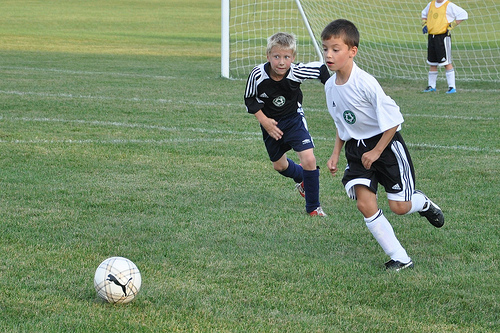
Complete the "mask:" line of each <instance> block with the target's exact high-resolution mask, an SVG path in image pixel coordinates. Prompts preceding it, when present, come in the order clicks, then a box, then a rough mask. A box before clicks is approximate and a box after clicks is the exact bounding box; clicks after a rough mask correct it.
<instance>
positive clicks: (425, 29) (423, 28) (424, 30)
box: [422, 20, 428, 35]
mask: <svg viewBox="0 0 500 333" xmlns="http://www.w3.org/2000/svg"><path fill="white" fill-rule="evenodd" d="M427 32H428V30H427V20H424V21H422V33H423V34H424V35H425V34H426V33H427Z"/></svg>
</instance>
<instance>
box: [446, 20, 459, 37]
mask: <svg viewBox="0 0 500 333" xmlns="http://www.w3.org/2000/svg"><path fill="white" fill-rule="evenodd" d="M457 25H458V24H457V21H453V22H451V23H450V24H448V36H449V35H450V34H451V31H452V30H453V29H455V27H456V26H457Z"/></svg>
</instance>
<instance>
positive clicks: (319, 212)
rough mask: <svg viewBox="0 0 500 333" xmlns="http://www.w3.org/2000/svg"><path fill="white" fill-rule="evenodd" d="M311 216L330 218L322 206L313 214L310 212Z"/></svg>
mask: <svg viewBox="0 0 500 333" xmlns="http://www.w3.org/2000/svg"><path fill="white" fill-rule="evenodd" d="M309 215H311V216H328V215H326V214H325V212H324V211H323V208H321V206H320V207H318V208H316V209H315V210H313V211H312V212H310V213H309Z"/></svg>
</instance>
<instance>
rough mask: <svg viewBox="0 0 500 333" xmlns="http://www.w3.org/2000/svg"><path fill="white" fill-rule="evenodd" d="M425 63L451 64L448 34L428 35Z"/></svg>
mask: <svg viewBox="0 0 500 333" xmlns="http://www.w3.org/2000/svg"><path fill="white" fill-rule="evenodd" d="M427 63H428V64H429V65H432V66H445V65H448V64H451V36H448V33H445V34H441V35H429V37H428V40H427Z"/></svg>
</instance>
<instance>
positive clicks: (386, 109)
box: [365, 75, 404, 132]
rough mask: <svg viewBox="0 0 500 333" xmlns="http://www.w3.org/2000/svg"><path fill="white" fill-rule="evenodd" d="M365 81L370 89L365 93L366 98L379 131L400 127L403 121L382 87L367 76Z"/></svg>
mask: <svg viewBox="0 0 500 333" xmlns="http://www.w3.org/2000/svg"><path fill="white" fill-rule="evenodd" d="M366 80H367V81H370V82H369V84H368V85H367V86H366V87H370V88H369V89H368V90H366V91H365V93H366V98H367V99H368V100H369V101H370V103H371V104H372V106H373V107H374V109H375V112H376V115H377V122H378V126H379V128H380V130H381V131H382V132H385V131H387V130H388V129H391V128H393V127H395V126H398V125H401V124H402V123H403V122H404V119H403V115H402V114H401V110H400V108H399V106H398V105H397V104H396V102H395V101H394V100H393V99H392V98H391V97H389V96H388V95H386V94H385V92H384V90H383V89H382V86H380V83H378V81H377V80H376V79H375V78H374V77H373V76H371V75H370V76H367V78H366ZM398 130H399V128H398Z"/></svg>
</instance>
